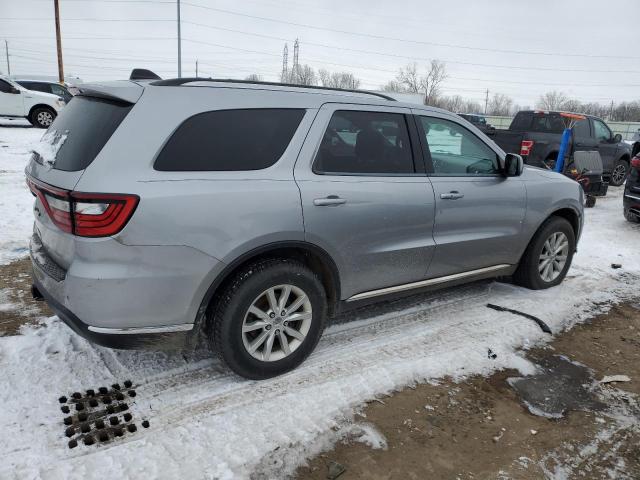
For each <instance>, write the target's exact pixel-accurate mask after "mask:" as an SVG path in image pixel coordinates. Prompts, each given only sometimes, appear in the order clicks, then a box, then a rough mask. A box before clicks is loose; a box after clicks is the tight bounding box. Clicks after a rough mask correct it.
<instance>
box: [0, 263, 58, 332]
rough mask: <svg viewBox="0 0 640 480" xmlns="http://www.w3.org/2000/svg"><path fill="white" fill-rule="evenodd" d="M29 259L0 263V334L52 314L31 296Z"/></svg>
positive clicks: (45, 306)
mask: <svg viewBox="0 0 640 480" xmlns="http://www.w3.org/2000/svg"><path fill="white" fill-rule="evenodd" d="M30 268H31V261H30V260H29V259H28V258H24V259H22V260H18V261H16V262H12V263H10V264H8V265H0V336H3V335H15V334H16V333H18V330H19V328H20V326H22V325H24V324H26V323H30V322H34V321H35V320H36V319H37V318H38V317H42V316H50V315H53V314H52V313H51V311H50V310H49V308H48V307H47V305H46V303H44V302H36V301H35V300H33V298H32V297H31V276H30V274H29V272H30Z"/></svg>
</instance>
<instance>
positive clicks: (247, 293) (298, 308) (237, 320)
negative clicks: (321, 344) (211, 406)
mask: <svg viewBox="0 0 640 480" xmlns="http://www.w3.org/2000/svg"><path fill="white" fill-rule="evenodd" d="M214 301H215V302H216V303H215V305H214V309H213V315H212V325H211V326H212V328H211V329H210V335H211V337H212V338H211V340H212V342H213V346H214V348H215V350H216V352H217V354H218V355H219V356H220V358H221V359H222V360H223V361H224V363H226V364H227V365H228V366H229V368H231V370H233V371H234V372H236V373H237V374H238V375H241V376H243V377H246V378H251V379H265V378H270V377H274V376H276V375H280V374H282V373H285V372H287V371H289V370H292V369H294V368H295V367H297V366H298V365H299V364H300V363H302V362H303V361H304V359H305V358H307V356H309V354H310V353H311V352H312V351H313V350H314V349H315V347H316V345H317V343H318V340H319V339H320V336H321V334H322V331H323V329H324V322H325V316H326V311H327V306H326V295H325V292H324V288H323V286H322V283H321V282H320V280H319V278H318V277H317V276H316V275H315V274H314V273H313V272H312V271H311V270H309V269H308V268H307V267H306V266H305V265H304V264H302V263H300V262H297V261H294V260H288V259H269V260H262V261H259V262H256V263H253V264H250V265H248V266H246V267H244V268H243V269H242V270H241V271H240V272H238V273H237V274H236V275H235V277H234V278H233V280H232V281H231V282H230V283H229V285H228V286H227V287H226V288H225V289H224V291H223V293H222V294H221V295H220V296H219V297H218V298H217V299H215V300H214Z"/></svg>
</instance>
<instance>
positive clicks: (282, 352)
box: [242, 285, 313, 362]
mask: <svg viewBox="0 0 640 480" xmlns="http://www.w3.org/2000/svg"><path fill="white" fill-rule="evenodd" d="M312 318H313V312H312V309H311V301H310V300H309V297H308V295H307V294H306V293H305V292H304V291H303V290H302V289H301V288H299V287H296V286H295V285H277V286H274V287H271V288H269V289H267V290H265V291H264V292H262V293H261V294H260V295H258V296H257V297H256V299H255V300H254V301H253V302H252V303H251V306H250V307H249V309H248V310H247V312H246V313H245V315H244V320H243V322H242V343H243V344H244V347H245V349H246V350H247V352H248V353H249V354H250V355H251V356H252V357H253V358H255V359H257V360H260V361H263V362H275V361H277V360H282V359H283V358H285V357H288V356H289V355H291V354H292V353H293V352H294V351H295V350H296V349H298V347H300V345H302V343H303V342H304V340H305V338H306V336H307V334H308V333H309V329H310V328H311V321H312Z"/></svg>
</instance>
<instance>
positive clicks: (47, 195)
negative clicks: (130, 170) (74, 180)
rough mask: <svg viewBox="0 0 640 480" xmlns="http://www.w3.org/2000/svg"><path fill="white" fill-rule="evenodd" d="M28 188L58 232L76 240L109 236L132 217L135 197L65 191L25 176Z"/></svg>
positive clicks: (136, 200) (121, 227) (136, 202)
mask: <svg viewBox="0 0 640 480" xmlns="http://www.w3.org/2000/svg"><path fill="white" fill-rule="evenodd" d="M27 184H28V185H29V188H30V189H31V191H32V192H33V194H34V195H36V196H37V197H38V198H39V199H40V202H42V205H43V206H44V208H45V209H46V210H47V213H48V214H49V217H50V218H51V221H52V222H53V223H54V224H56V225H57V226H58V228H60V229H61V230H63V231H65V232H67V233H72V234H74V235H78V236H80V237H109V236H111V235H115V234H116V233H118V232H119V231H120V230H122V229H123V228H124V226H125V225H126V224H127V222H128V221H129V219H130V218H131V215H133V212H134V210H135V209H136V206H137V205H138V201H139V198H138V196H137V195H126V194H111V193H82V192H69V191H68V190H61V189H59V188H55V187H52V186H51V185H47V184H46V183H43V182H40V181H38V180H35V179H33V178H30V177H27Z"/></svg>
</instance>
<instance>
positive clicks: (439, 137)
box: [419, 117, 500, 176]
mask: <svg viewBox="0 0 640 480" xmlns="http://www.w3.org/2000/svg"><path fill="white" fill-rule="evenodd" d="M419 118H420V124H421V126H422V130H423V132H424V135H425V139H426V141H427V146H428V148H429V153H430V155H431V162H432V163H433V173H434V174H435V175H444V176H467V175H471V176H472V175H496V174H498V173H500V165H499V163H498V155H497V154H496V153H495V152H494V151H493V150H491V148H489V147H488V146H487V145H486V144H485V143H484V142H483V141H482V140H480V139H479V138H478V137H476V136H475V135H474V134H473V133H471V132H470V131H469V130H467V129H466V128H465V127H463V126H462V125H459V124H457V123H455V122H451V121H449V120H444V119H442V118H436V117H419Z"/></svg>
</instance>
